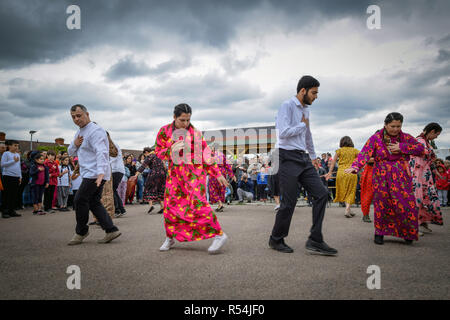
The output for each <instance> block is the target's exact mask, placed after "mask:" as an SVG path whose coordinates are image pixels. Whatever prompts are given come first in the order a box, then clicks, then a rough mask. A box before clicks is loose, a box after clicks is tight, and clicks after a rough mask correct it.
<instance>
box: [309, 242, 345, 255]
mask: <svg viewBox="0 0 450 320" xmlns="http://www.w3.org/2000/svg"><path fill="white" fill-rule="evenodd" d="M305 247H306V250H308V252H309V253H311V254H320V255H324V256H335V255H337V253H338V251H337V250H336V249H334V248H331V247H329V246H328V245H327V244H326V243H325V241H322V242H317V241H314V240H312V239H308V241H306V246H305Z"/></svg>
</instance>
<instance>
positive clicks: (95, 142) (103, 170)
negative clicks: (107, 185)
mask: <svg viewBox="0 0 450 320" xmlns="http://www.w3.org/2000/svg"><path fill="white" fill-rule="evenodd" d="M78 136H82V137H83V138H84V139H83V143H82V144H81V146H80V147H79V148H77V146H76V145H75V139H76V138H77V137H78ZM68 152H69V155H70V156H78V165H79V166H80V175H81V177H82V178H86V179H97V176H98V175H99V174H104V177H103V180H109V179H110V178H111V167H110V164H109V141H108V137H107V135H106V131H105V130H104V129H103V128H102V127H100V126H99V125H97V124H95V123H93V122H89V123H88V124H87V125H85V126H84V127H83V128H80V129H79V130H78V131H77V133H76V134H75V138H74V141H72V143H71V144H70V146H69V148H68Z"/></svg>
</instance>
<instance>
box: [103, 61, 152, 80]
mask: <svg viewBox="0 0 450 320" xmlns="http://www.w3.org/2000/svg"><path fill="white" fill-rule="evenodd" d="M149 73H150V68H149V67H148V66H147V64H146V63H145V62H136V61H133V58H132V57H131V56H127V57H125V58H122V59H120V60H119V61H118V62H117V63H116V64H114V65H112V66H111V67H110V68H109V70H108V71H106V73H105V77H106V78H107V79H108V80H110V81H121V80H123V79H125V78H132V77H139V76H144V75H146V74H149Z"/></svg>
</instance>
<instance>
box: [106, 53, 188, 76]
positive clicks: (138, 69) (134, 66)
mask: <svg viewBox="0 0 450 320" xmlns="http://www.w3.org/2000/svg"><path fill="white" fill-rule="evenodd" d="M190 64H191V60H190V58H185V59H182V60H177V59H171V60H169V61H165V62H162V63H160V64H158V65H157V66H155V67H153V68H151V67H149V66H148V65H147V64H146V63H145V62H144V61H136V60H135V59H134V58H133V57H132V56H131V55H129V56H126V57H124V58H122V59H120V60H119V61H118V62H117V63H115V64H114V65H112V66H111V67H110V68H109V69H108V71H106V72H105V74H104V76H105V77H106V78H107V79H108V80H109V81H121V80H124V79H127V78H134V77H140V76H153V75H156V76H157V75H160V74H164V73H170V72H177V71H179V70H181V69H183V68H186V67H188V66H189V65H190Z"/></svg>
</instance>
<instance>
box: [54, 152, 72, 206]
mask: <svg viewBox="0 0 450 320" xmlns="http://www.w3.org/2000/svg"><path fill="white" fill-rule="evenodd" d="M60 163H61V164H60V165H59V168H58V169H59V172H60V174H59V177H58V186H57V189H58V204H59V210H60V211H69V209H67V199H68V198H69V192H70V183H71V181H70V176H71V175H72V169H71V168H70V165H69V157H64V156H63V157H61V158H60Z"/></svg>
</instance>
